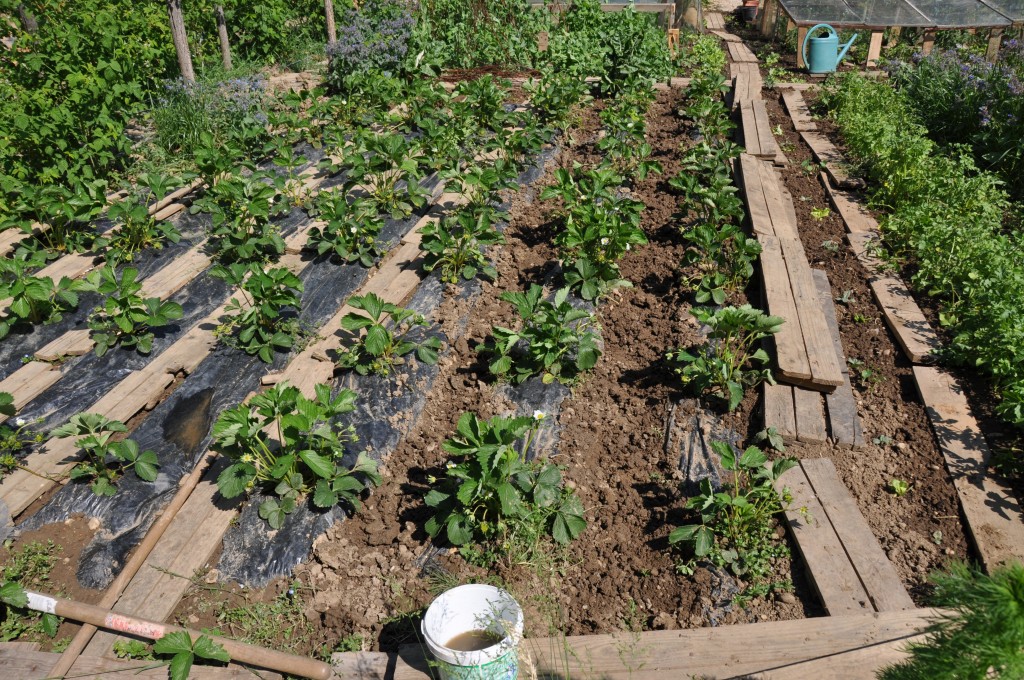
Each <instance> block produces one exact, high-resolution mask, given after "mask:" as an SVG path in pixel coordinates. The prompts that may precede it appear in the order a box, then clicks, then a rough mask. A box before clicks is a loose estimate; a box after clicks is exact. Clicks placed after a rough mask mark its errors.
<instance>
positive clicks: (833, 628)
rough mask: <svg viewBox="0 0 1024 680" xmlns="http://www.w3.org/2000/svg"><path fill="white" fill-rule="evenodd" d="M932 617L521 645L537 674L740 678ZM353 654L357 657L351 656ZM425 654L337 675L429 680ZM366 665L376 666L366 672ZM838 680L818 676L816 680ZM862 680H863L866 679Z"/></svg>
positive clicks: (891, 636) (895, 615) (853, 618)
mask: <svg viewBox="0 0 1024 680" xmlns="http://www.w3.org/2000/svg"><path fill="white" fill-rule="evenodd" d="M929 616H935V611H934V610H928V609H917V610H914V611H908V612H886V613H883V614H861V615H850V616H826V617H822V618H814V619H800V620H796V621H776V622H771V623H749V624H741V625H733V626H719V627H715V628H697V629H692V630H672V631H668V630H658V631H646V632H643V633H632V634H630V633H622V634H616V635H583V636H573V637H565V638H537V639H527V640H525V641H524V642H523V646H524V647H525V651H526V653H527V654H528V656H529V659H530V663H531V664H532V665H533V666H534V667H535V668H536V669H537V675H538V677H558V678H569V677H572V678H601V679H602V680H667V679H670V678H671V679H675V678H690V677H709V678H739V677H746V676H748V675H750V674H754V673H759V672H767V671H774V670H781V669H783V668H785V667H787V666H790V665H792V664H797V663H801V662H804V661H811V660H815V659H824V658H826V657H831V656H834V655H838V654H844V653H847V652H853V651H855V650H858V649H861V648H863V647H865V646H877V645H881V644H885V643H888V642H893V643H898V642H900V641H902V640H905V639H907V638H908V637H909V636H912V635H914V634H915V633H917V632H919V631H920V630H922V629H923V628H924V626H925V625H927V620H928V617H929ZM356 654H360V653H358V652H356V653H353V654H352V655H356ZM424 654H425V651H424V649H423V648H422V647H421V646H419V645H408V646H405V647H403V648H402V649H401V650H400V651H399V653H398V654H390V655H387V658H386V659H385V658H384V657H370V656H369V655H366V654H361V655H360V656H361V659H362V665H361V666H356V668H359V669H360V672H361V673H363V675H355V676H342V677H360V678H367V679H370V678H387V679H388V680H423V679H424V678H428V677H430V676H429V675H428V674H427V666H426V661H425V659H424ZM342 656H343V655H340V654H338V655H335V656H334V657H333V658H334V659H339V657H342ZM353 663H358V661H352V662H347V661H346V662H341V663H338V664H337V665H336V668H352V664H353ZM370 664H376V666H375V667H374V668H373V669H371V667H370ZM773 677H787V676H784V675H783V676H779V675H776V676H773ZM835 677H838V676H829V675H823V676H819V678H817V679H816V680H824V679H826V678H827V680H833V679H834V678H835ZM860 677H861V678H864V680H867V678H868V677H869V676H860Z"/></svg>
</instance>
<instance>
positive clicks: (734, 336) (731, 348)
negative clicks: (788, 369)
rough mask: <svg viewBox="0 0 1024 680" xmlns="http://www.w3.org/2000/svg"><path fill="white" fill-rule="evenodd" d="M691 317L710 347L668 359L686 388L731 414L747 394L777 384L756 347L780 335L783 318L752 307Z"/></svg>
mask: <svg viewBox="0 0 1024 680" xmlns="http://www.w3.org/2000/svg"><path fill="white" fill-rule="evenodd" d="M690 313H691V314H692V315H693V316H694V317H695V318H696V319H697V320H698V321H699V322H701V323H702V324H704V325H706V326H708V327H710V331H709V332H708V343H707V344H706V345H704V346H702V347H699V348H692V349H691V350H684V349H677V350H673V351H671V352H669V353H668V359H669V361H671V362H673V363H675V364H677V366H676V368H675V372H676V374H677V375H679V377H680V379H681V380H682V382H683V385H686V386H687V387H690V388H691V389H693V391H694V392H696V393H697V394H710V395H711V396H713V397H716V398H718V399H721V400H723V401H725V402H726V404H727V405H728V408H729V410H730V411H732V410H734V409H735V408H736V407H737V406H739V404H740V402H741V401H743V395H744V393H745V392H746V389H747V388H749V387H754V386H756V385H758V384H760V383H761V382H764V381H767V382H769V383H771V384H773V385H774V384H775V381H774V379H773V378H772V374H771V371H770V370H769V369H768V368H764V367H763V366H764V365H765V364H767V363H768V361H769V358H768V353H767V352H765V351H764V350H763V349H761V348H758V347H757V345H758V344H759V343H760V341H761V340H763V339H764V338H767V337H769V336H770V335H773V334H775V333H777V332H778V331H779V328H780V327H781V326H782V323H783V320H782V319H781V318H779V317H777V316H769V315H767V314H765V313H764V312H762V311H761V310H759V309H754V308H753V307H751V306H750V305H743V306H742V307H723V308H722V309H718V310H711V309H706V308H703V307H697V308H695V309H692V310H690Z"/></svg>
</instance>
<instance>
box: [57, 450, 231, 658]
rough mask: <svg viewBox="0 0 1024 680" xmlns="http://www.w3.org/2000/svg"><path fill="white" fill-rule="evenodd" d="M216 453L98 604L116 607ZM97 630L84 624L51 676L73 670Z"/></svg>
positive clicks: (180, 492)
mask: <svg viewBox="0 0 1024 680" xmlns="http://www.w3.org/2000/svg"><path fill="white" fill-rule="evenodd" d="M213 458H214V455H213V454H207V455H206V456H205V457H204V458H203V460H201V461H200V462H199V464H198V465H196V467H195V469H194V470H193V471H192V472H191V473H190V474H189V476H188V477H185V478H184V479H182V480H181V482H180V485H179V488H178V492H177V493H176V494H174V498H172V499H171V502H170V503H169V504H168V505H167V507H166V508H164V511H163V513H162V514H161V515H160V517H158V518H157V520H156V521H155V522H154V523H153V526H151V527H150V528H149V531H148V532H147V533H146V537H145V538H143V539H142V542H141V543H139V547H138V548H137V549H136V550H135V552H134V553H133V554H132V557H131V559H130V560H128V563H127V564H126V565H125V566H124V569H122V570H121V573H120V574H118V575H117V578H115V579H114V581H113V583H111V584H110V587H109V588H107V592H106V593H105V594H104V595H103V599H102V600H100V601H99V602H98V603H97V606H98V607H99V608H101V609H104V610H107V609H113V607H114V605H115V604H117V600H118V599H119V598H120V597H121V595H122V594H123V593H124V591H125V588H127V587H128V584H129V583H131V581H132V578H134V577H135V574H137V573H138V571H139V569H141V568H142V565H143V564H145V563H146V560H147V559H148V558H149V554H150V553H151V552H153V548H155V547H156V544H157V542H158V541H159V540H160V538H161V537H162V536H163V535H164V532H165V531H167V527H169V526H170V525H171V522H172V521H174V517H175V515H177V514H178V511H179V510H181V507H182V506H183V505H185V501H187V500H188V497H189V496H191V495H192V491H194V490H195V488H196V486H197V485H198V484H199V480H200V479H201V478H202V476H203V473H205V472H206V470H207V469H208V468H209V467H210V464H211V462H212V461H213ZM95 634H96V625H94V624H91V623H86V624H85V625H83V626H82V627H81V628H80V629H79V630H78V632H77V633H76V634H75V637H74V638H72V640H71V644H69V645H68V646H67V648H66V649H65V650H64V652H63V653H62V654H61V655H60V658H59V659H57V663H56V664H55V665H54V667H53V670H51V671H50V675H51V676H55V677H63V676H64V675H66V674H67V672H68V671H70V670H71V667H72V666H74V665H75V661H76V660H77V659H78V657H79V655H81V653H82V651H83V650H85V646H86V645H88V644H89V641H90V640H92V636H93V635H95Z"/></svg>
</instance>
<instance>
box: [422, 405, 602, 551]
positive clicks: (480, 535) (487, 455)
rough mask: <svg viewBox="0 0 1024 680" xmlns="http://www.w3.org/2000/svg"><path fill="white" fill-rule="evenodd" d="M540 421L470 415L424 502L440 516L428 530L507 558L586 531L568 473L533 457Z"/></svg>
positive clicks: (448, 445) (460, 424) (451, 441)
mask: <svg viewBox="0 0 1024 680" xmlns="http://www.w3.org/2000/svg"><path fill="white" fill-rule="evenodd" d="M540 422H541V420H540V418H537V417H533V418H530V417H520V418H504V417H501V416H496V417H494V418H491V419H490V420H481V419H480V418H479V417H477V415H476V414H475V413H463V414H462V416H461V417H460V418H459V422H458V425H457V426H456V434H455V436H454V437H452V438H450V439H448V440H446V441H445V442H444V444H443V445H442V446H443V448H444V450H445V451H446V452H447V453H449V454H450V455H451V456H452V458H453V461H452V462H451V463H449V464H448V466H447V468H446V470H445V478H443V479H441V480H439V481H437V483H436V484H435V487H434V488H432V489H431V490H430V491H429V492H428V493H427V495H426V497H425V498H424V502H425V503H426V504H427V507H430V508H434V509H435V511H436V512H435V514H434V515H433V516H432V517H431V518H430V519H429V520H427V523H426V525H425V527H424V528H425V529H426V531H427V533H428V534H430V535H431V536H438V535H441V534H442V533H443V535H444V536H445V538H447V539H448V541H449V542H450V543H451V544H452V545H455V546H468V544H470V543H472V542H479V543H488V544H492V545H494V546H495V547H496V549H497V550H498V551H500V552H502V553H508V552H509V550H510V549H516V548H518V549H519V550H524V549H525V550H527V551H530V550H532V549H533V548H534V546H536V544H537V541H538V539H539V538H542V537H544V536H550V537H551V538H553V539H554V540H555V541H556V542H557V543H559V544H563V545H564V544H567V543H569V542H570V541H572V540H573V539H575V538H576V537H577V536H579V535H580V534H581V533H582V532H583V530H584V529H585V528H586V526H587V522H586V520H585V519H584V517H583V504H582V503H581V502H580V499H579V497H578V496H577V495H576V493H575V492H574V491H572V490H569V489H567V488H566V487H565V485H564V483H563V481H562V471H561V469H560V468H559V467H558V466H557V465H555V464H554V463H552V462H550V461H548V460H546V459H540V460H538V459H534V460H530V456H529V451H530V446H531V445H532V443H533V441H534V438H535V437H536V434H537V428H538V427H539V425H540ZM466 554H472V553H470V552H467V553H466Z"/></svg>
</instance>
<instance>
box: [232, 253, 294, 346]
mask: <svg viewBox="0 0 1024 680" xmlns="http://www.w3.org/2000/svg"><path fill="white" fill-rule="evenodd" d="M213 274H214V276H219V277H221V278H224V279H226V280H228V281H233V282H237V281H239V280H241V285H240V287H239V293H241V295H240V296H239V297H233V298H231V300H230V301H229V302H228V304H227V306H226V307H225V308H224V311H225V312H227V318H226V320H225V321H224V322H223V323H222V324H221V325H220V326H218V327H217V331H216V332H217V336H218V337H219V338H221V339H222V340H223V341H224V342H225V343H226V344H228V345H229V346H231V347H236V348H238V349H240V350H242V351H243V352H245V353H246V354H255V355H257V356H259V358H260V359H261V360H263V361H264V362H266V363H268V364H269V363H270V362H271V361H273V359H274V352H275V351H278V350H289V349H291V348H292V347H294V346H295V343H296V341H297V339H298V338H299V337H300V336H301V335H302V328H301V326H300V324H299V321H298V319H297V318H296V316H295V314H294V312H296V311H297V310H298V309H300V307H301V304H302V303H301V301H300V299H299V293H301V292H302V281H301V280H300V279H299V277H298V276H296V275H295V274H293V273H292V272H290V271H289V270H288V269H286V268H284V267H276V268H274V269H269V270H266V271H264V270H263V269H260V268H258V267H253V268H248V267H245V266H243V265H239V264H234V265H231V266H230V267H223V266H218V267H216V268H214V270H213Z"/></svg>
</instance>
